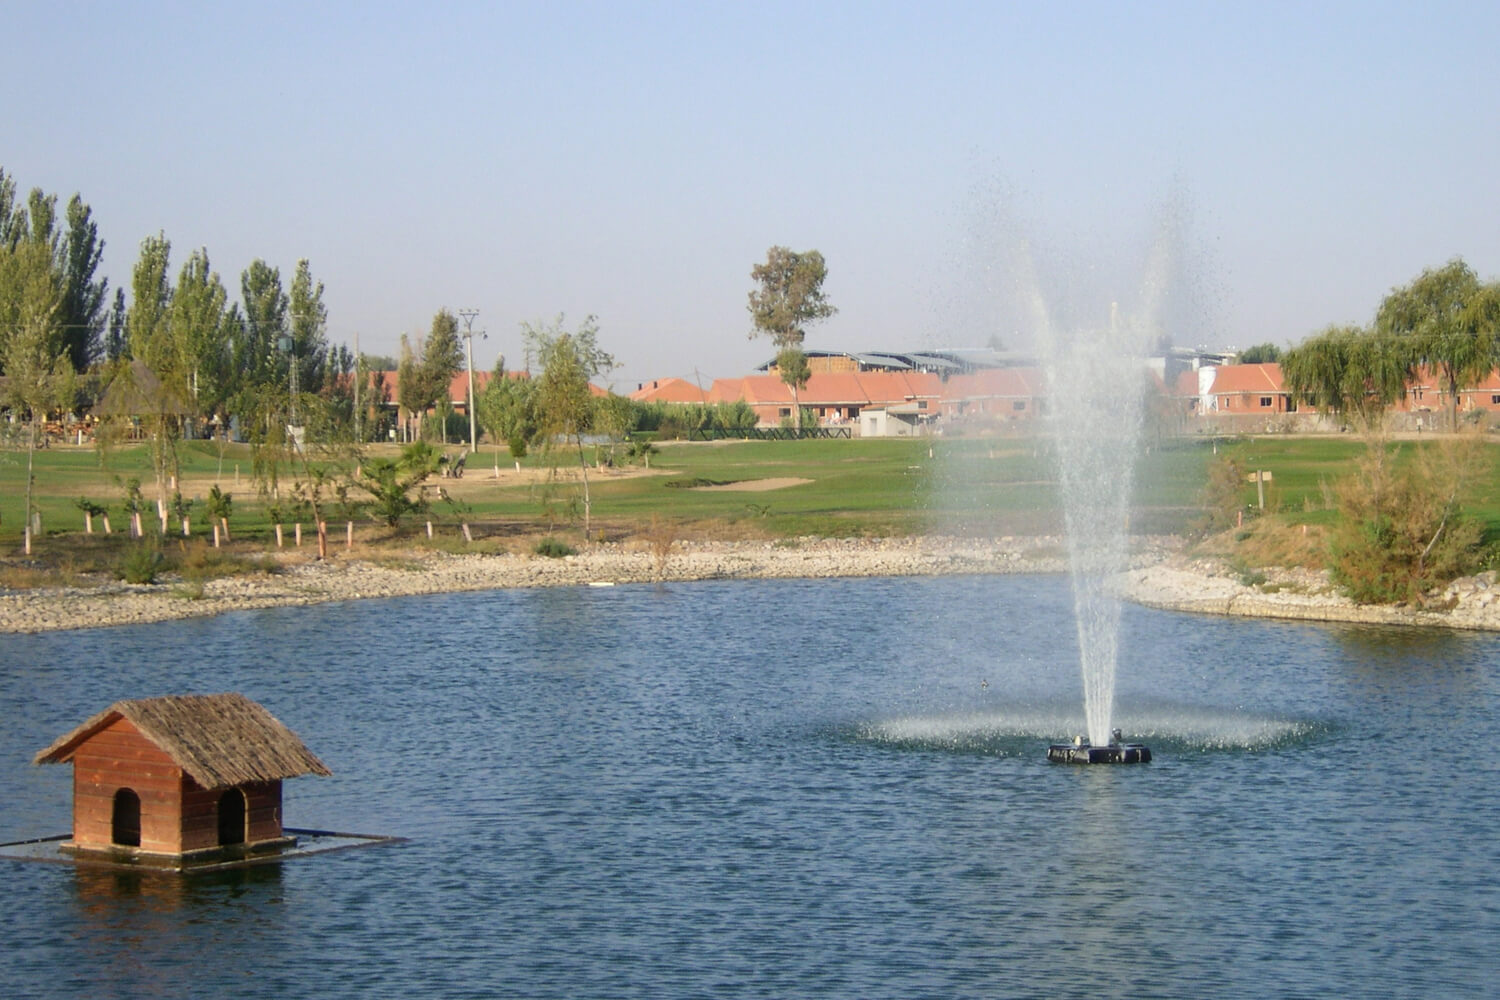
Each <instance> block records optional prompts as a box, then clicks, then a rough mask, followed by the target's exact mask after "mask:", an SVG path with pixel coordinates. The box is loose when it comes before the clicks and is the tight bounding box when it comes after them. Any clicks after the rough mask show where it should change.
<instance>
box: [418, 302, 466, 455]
mask: <svg viewBox="0 0 1500 1000" xmlns="http://www.w3.org/2000/svg"><path fill="white" fill-rule="evenodd" d="M463 367H464V348H463V343H462V342H461V340H460V339H459V336H458V317H457V316H455V315H453V313H451V312H449V311H448V310H447V309H439V310H438V312H437V315H435V316H433V317H432V329H431V330H430V331H428V334H427V339H426V340H425V341H424V342H423V343H422V364H421V366H420V368H419V370H418V377H419V379H420V380H421V384H422V397H423V404H424V405H423V406H422V409H423V410H424V411H425V410H426V409H427V408H428V407H431V406H435V405H438V404H440V403H448V402H451V401H450V400H449V399H448V386H449V385H451V384H452V382H453V376H455V375H457V374H458V373H459V372H460V371H462V370H463ZM445 424H446V420H443V421H440V426H443V430H442V440H443V443H444V444H446V443H447V442H448V432H447V428H446V426H444V425H445Z"/></svg>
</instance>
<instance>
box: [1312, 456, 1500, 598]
mask: <svg viewBox="0 0 1500 1000" xmlns="http://www.w3.org/2000/svg"><path fill="white" fill-rule="evenodd" d="M1396 458H1397V455H1396V454H1393V453H1391V452H1388V451H1387V450H1386V448H1385V447H1384V446H1383V445H1381V444H1379V443H1373V444H1372V445H1371V447H1370V448H1369V450H1368V451H1367V452H1366V454H1365V455H1364V457H1363V458H1361V459H1360V461H1359V464H1358V467H1357V469H1356V471H1355V472H1354V474H1353V475H1351V476H1349V477H1348V478H1346V479H1345V480H1344V481H1343V482H1341V483H1340V484H1339V486H1338V489H1337V492H1338V496H1339V511H1340V514H1341V515H1342V516H1341V518H1340V520H1339V523H1338V526H1337V527H1336V528H1335V529H1334V532H1333V535H1332V537H1331V539H1330V542H1329V555H1330V559H1329V562H1330V565H1329V575H1330V576H1331V577H1332V579H1333V582H1334V583H1335V584H1336V585H1337V586H1338V587H1339V588H1340V589H1341V590H1343V591H1344V593H1346V594H1348V595H1349V596H1350V597H1351V598H1353V599H1354V600H1356V601H1359V602H1360V603H1362V604H1380V603H1394V602H1398V601H1411V600H1416V599H1419V598H1420V597H1421V595H1422V594H1423V592H1425V591H1427V590H1430V589H1432V588H1433V587H1435V586H1437V585H1438V584H1440V583H1443V582H1446V581H1448V580H1451V579H1453V578H1454V577H1458V576H1463V575H1466V574H1469V573H1473V572H1475V571H1476V570H1477V569H1478V568H1479V566H1480V564H1481V561H1482V557H1481V551H1480V541H1481V530H1480V527H1479V525H1478V524H1476V523H1475V522H1473V521H1472V520H1470V519H1468V518H1466V517H1465V516H1464V515H1463V513H1462V510H1461V509H1460V505H1459V502H1458V498H1459V494H1460V492H1461V491H1462V489H1463V487H1464V484H1465V482H1466V481H1467V478H1468V476H1470V475H1479V474H1481V469H1482V467H1483V465H1484V463H1485V455H1484V450H1483V445H1482V444H1480V445H1479V446H1478V447H1477V448H1476V447H1474V446H1473V445H1472V444H1466V443H1464V442H1462V441H1453V440H1450V441H1446V442H1443V443H1442V444H1434V445H1433V446H1430V447H1428V448H1427V449H1424V450H1423V451H1422V452H1420V453H1419V455H1418V456H1417V459H1416V460H1415V461H1413V462H1409V463H1406V464H1404V465H1400V464H1398V463H1397V461H1396Z"/></svg>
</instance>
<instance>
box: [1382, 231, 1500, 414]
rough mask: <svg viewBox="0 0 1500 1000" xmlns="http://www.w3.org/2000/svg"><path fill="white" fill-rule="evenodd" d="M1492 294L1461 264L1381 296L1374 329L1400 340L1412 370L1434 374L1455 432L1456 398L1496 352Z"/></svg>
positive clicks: (1499, 327) (1499, 319)
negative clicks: (1425, 368) (1429, 370)
mask: <svg viewBox="0 0 1500 1000" xmlns="http://www.w3.org/2000/svg"><path fill="white" fill-rule="evenodd" d="M1495 295H1496V292H1495V291H1494V290H1493V289H1490V290H1486V288H1485V287H1484V286H1483V285H1482V284H1481V283H1480V281H1479V278H1478V277H1477V276H1476V275H1475V274H1474V272H1473V271H1472V270H1470V268H1469V266H1468V265H1467V264H1465V263H1464V262H1463V261H1462V260H1458V259H1454V260H1451V261H1449V262H1448V263H1447V264H1445V265H1443V266H1442V267H1440V268H1438V269H1436V270H1426V271H1423V272H1422V273H1421V274H1420V275H1418V276H1417V278H1416V280H1414V281H1413V282H1412V283H1411V284H1409V285H1406V286H1405V287H1402V288H1397V289H1395V290H1394V291H1392V292H1391V294H1390V295H1388V296H1386V298H1385V301H1384V302H1382V303H1381V304H1380V311H1379V312H1378V313H1377V314H1376V316H1375V328H1376V329H1377V330H1379V331H1381V332H1382V333H1385V334H1388V335H1391V336H1394V337H1399V338H1402V339H1403V340H1404V341H1405V342H1406V343H1407V345H1408V350H1409V355H1410V360H1411V362H1412V363H1413V365H1414V366H1415V365H1419V364H1420V365H1427V366H1429V367H1430V368H1433V369H1434V370H1435V371H1436V372H1437V374H1438V377H1439V379H1440V380H1441V382H1442V390H1443V393H1444V396H1445V397H1446V403H1447V408H1448V426H1449V428H1450V429H1451V430H1455V431H1456V430H1458V393H1459V390H1460V389H1463V388H1465V387H1467V386H1469V385H1472V384H1473V383H1475V382H1477V381H1478V380H1480V379H1482V378H1484V376H1486V375H1488V374H1489V373H1490V370H1491V369H1492V368H1493V367H1494V365H1495V351H1496V348H1497V346H1500V315H1497V310H1496V308H1495V306H1494V298H1495Z"/></svg>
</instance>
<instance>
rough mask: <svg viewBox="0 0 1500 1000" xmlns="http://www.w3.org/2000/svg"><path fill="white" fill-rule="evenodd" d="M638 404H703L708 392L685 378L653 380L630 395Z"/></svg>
mask: <svg viewBox="0 0 1500 1000" xmlns="http://www.w3.org/2000/svg"><path fill="white" fill-rule="evenodd" d="M630 398H631V399H633V400H635V401H636V402H638V403H703V402H706V401H707V400H708V390H706V389H700V388H699V387H698V386H696V385H694V384H693V383H692V382H689V381H688V380H687V379H685V378H676V377H675V376H674V377H672V378H660V379H652V380H651V381H650V382H647V383H645V384H643V385H642V386H641V387H640V388H639V389H637V390H636V391H635V392H632V393H631V394H630Z"/></svg>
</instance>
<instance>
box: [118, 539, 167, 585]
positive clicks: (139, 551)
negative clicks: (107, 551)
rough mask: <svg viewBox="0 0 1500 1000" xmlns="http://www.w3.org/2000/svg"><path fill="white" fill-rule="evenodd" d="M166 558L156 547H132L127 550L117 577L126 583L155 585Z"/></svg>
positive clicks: (143, 545) (119, 566) (121, 560)
mask: <svg viewBox="0 0 1500 1000" xmlns="http://www.w3.org/2000/svg"><path fill="white" fill-rule="evenodd" d="M165 561H166V557H165V556H163V555H162V554H161V550H160V549H158V548H156V547H155V546H154V545H149V544H142V545H132V546H131V547H130V548H128V549H126V550H125V554H124V555H123V556H122V557H121V558H120V564H119V565H118V566H116V567H115V575H116V576H117V577H118V578H119V579H121V580H124V581H125V582H126V583H155V582H156V577H157V574H158V573H160V572H161V569H162V564H163V563H164V562H165Z"/></svg>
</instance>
